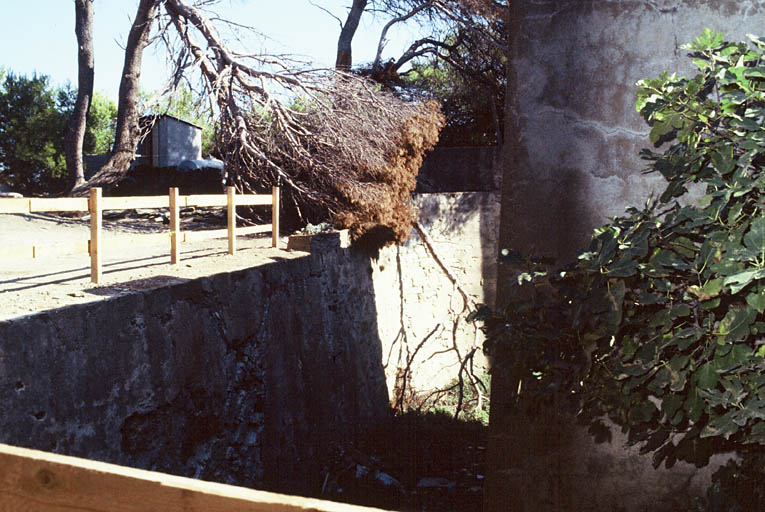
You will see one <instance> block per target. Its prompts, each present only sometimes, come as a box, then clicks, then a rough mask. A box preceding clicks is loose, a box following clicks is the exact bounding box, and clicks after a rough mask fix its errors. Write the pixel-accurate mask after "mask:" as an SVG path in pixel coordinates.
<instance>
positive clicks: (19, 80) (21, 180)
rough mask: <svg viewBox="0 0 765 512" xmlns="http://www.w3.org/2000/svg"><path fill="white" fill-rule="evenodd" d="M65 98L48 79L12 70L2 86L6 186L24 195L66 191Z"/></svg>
mask: <svg viewBox="0 0 765 512" xmlns="http://www.w3.org/2000/svg"><path fill="white" fill-rule="evenodd" d="M62 99H63V97H60V95H59V94H58V91H57V90H55V89H54V88H52V87H51V86H50V80H49V79H48V77H47V76H45V75H33V76H32V77H31V78H27V77H24V76H18V75H15V74H14V73H12V72H10V71H8V72H5V73H4V77H3V80H2V83H1V84H0V183H3V184H6V185H10V186H11V187H12V188H13V189H14V190H17V191H19V192H25V193H26V192H39V191H44V190H45V191H50V190H58V189H60V188H62V187H63V186H65V176H66V164H65V162H64V138H63V133H64V128H65V126H66V121H67V119H66V116H65V115H64V114H63V113H62V111H61V109H60V108H59V107H60V104H59V101H61V100H62Z"/></svg>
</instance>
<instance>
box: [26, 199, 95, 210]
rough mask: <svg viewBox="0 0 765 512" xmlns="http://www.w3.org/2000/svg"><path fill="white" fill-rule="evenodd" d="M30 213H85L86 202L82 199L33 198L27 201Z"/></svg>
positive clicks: (86, 208)
mask: <svg viewBox="0 0 765 512" xmlns="http://www.w3.org/2000/svg"><path fill="white" fill-rule="evenodd" d="M29 211H30V212H86V211H88V200H87V198H84V197H33V198H30V199H29Z"/></svg>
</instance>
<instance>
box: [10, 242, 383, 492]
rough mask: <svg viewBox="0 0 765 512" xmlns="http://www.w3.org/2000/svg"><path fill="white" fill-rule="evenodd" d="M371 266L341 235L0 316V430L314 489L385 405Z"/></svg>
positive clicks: (76, 450)
mask: <svg viewBox="0 0 765 512" xmlns="http://www.w3.org/2000/svg"><path fill="white" fill-rule="evenodd" d="M371 274H372V271H371V268H370V263H369V259H368V258H363V257H361V256H357V255H354V254H352V253H350V252H349V251H348V250H340V249H335V250H330V251H327V252H324V253H321V254H312V255H311V256H310V257H305V258H300V259H294V260H289V261H284V262H280V263H272V264H269V265H263V266H260V267H255V268H252V269H248V270H243V271H236V272H230V273H222V274H218V275H214V276H211V277H207V278H201V279H196V280H193V281H188V282H185V283H181V284H175V285H172V286H167V287H164V288H158V289H154V290H147V291H144V292H140V293H132V294H128V295H123V296H119V297H116V298H112V299H109V300H104V301H102V302H95V303H89V304H83V305H77V306H70V307H66V308H62V309H58V310H52V311H49V312H45V313H40V314H36V315H30V316H26V317H21V318H17V319H13V320H9V321H4V322H0V410H2V411H3V414H2V415H0V441H2V442H4V443H8V444H14V445H19V446H25V447H32V448H38V449H42V450H48V451H54V452H58V453H64V454H69V455H76V456H81V457H87V458H92V459H96V460H102V461H107V462H114V463H118V464H123V465H130V466H137V467H140V468H145V469H153V470H159V471H164V472H169V473H174V474H180V475H185V476H194V477H200V478H204V479H207V480H213V481H222V482H226V483H234V484H238V485H244V486H247V487H260V488H267V489H274V490H284V491H289V492H292V493H302V492H307V491H309V490H311V489H315V486H316V485H319V486H320V481H319V482H318V483H317V481H318V480H320V479H321V478H323V473H321V467H320V466H319V464H320V462H321V460H322V458H323V456H324V455H325V454H326V453H327V450H328V449H329V448H330V446H331V441H333V440H338V439H341V440H347V439H351V438H352V437H353V435H354V432H356V431H357V429H358V428H359V427H360V426H362V425H364V424H366V423H369V422H371V421H375V420H376V419H377V418H379V417H380V416H381V415H384V414H386V413H387V411H388V396H387V392H386V387H385V376H384V373H383V368H382V363H381V357H382V354H381V346H380V340H379V339H378V337H377V323H376V310H375V302H374V293H373V286H372V281H371Z"/></svg>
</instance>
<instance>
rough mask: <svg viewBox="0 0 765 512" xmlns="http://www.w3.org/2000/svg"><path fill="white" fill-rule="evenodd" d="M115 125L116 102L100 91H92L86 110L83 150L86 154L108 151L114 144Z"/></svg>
mask: <svg viewBox="0 0 765 512" xmlns="http://www.w3.org/2000/svg"><path fill="white" fill-rule="evenodd" d="M116 127H117V104H116V103H114V102H113V101H112V100H110V99H109V98H107V97H106V96H104V95H103V94H101V93H98V92H96V93H93V99H92V101H91V102H90V111H89V112H88V120H87V127H86V130H85V141H84V142H83V152H84V153H86V154H100V153H108V152H110V151H111V150H112V144H114V131H115V129H116Z"/></svg>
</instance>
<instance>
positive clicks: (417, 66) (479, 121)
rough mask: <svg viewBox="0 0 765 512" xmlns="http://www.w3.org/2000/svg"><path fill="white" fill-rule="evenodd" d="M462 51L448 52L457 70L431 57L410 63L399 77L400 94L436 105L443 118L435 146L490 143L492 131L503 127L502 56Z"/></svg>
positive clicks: (493, 142)
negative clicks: (437, 143) (422, 97)
mask: <svg viewBox="0 0 765 512" xmlns="http://www.w3.org/2000/svg"><path fill="white" fill-rule="evenodd" d="M468 49H469V48H462V47H460V46H457V47H455V49H454V50H453V51H452V53H451V54H450V60H451V61H456V64H457V65H459V66H460V69H461V70H460V69H457V67H455V66H454V65H451V64H449V63H447V62H444V61H442V60H440V58H433V59H430V60H428V61H425V62H416V63H414V64H413V65H412V69H411V70H410V71H408V72H407V73H406V74H405V75H402V77H401V78H402V81H401V84H400V87H401V88H402V91H404V92H405V95H414V96H424V97H427V98H432V99H435V100H437V101H438V102H439V105H440V107H441V112H442V113H443V114H444V117H445V119H446V125H445V126H444V128H443V129H442V130H441V135H440V137H439V145H441V146H488V145H493V144H496V143H497V133H496V131H497V128H499V129H500V130H501V128H502V127H503V126H504V125H503V120H502V117H503V112H504V90H505V86H504V79H505V71H504V64H505V61H506V58H505V56H504V55H502V54H501V53H500V52H498V51H494V52H485V54H484V53H476V52H468V51H467V50H468ZM465 70H470V73H468V72H467V71H465ZM495 116H496V118H495Z"/></svg>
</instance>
